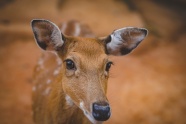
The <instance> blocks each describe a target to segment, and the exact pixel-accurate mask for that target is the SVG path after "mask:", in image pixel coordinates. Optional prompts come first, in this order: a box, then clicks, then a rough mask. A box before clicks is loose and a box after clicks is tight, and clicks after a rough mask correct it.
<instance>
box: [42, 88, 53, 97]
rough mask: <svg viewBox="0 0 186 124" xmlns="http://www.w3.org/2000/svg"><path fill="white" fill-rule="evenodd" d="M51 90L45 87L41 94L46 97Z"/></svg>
mask: <svg viewBox="0 0 186 124" xmlns="http://www.w3.org/2000/svg"><path fill="white" fill-rule="evenodd" d="M50 90H51V88H50V87H47V88H46V89H45V91H44V92H43V95H48V94H49V93H50Z"/></svg>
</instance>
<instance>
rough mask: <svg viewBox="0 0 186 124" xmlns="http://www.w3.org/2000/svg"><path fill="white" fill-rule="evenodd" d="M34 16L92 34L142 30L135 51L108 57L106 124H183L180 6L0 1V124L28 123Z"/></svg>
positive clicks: (185, 69)
mask: <svg viewBox="0 0 186 124" xmlns="http://www.w3.org/2000/svg"><path fill="white" fill-rule="evenodd" d="M35 18H44V19H49V20H51V21H53V22H54V23H56V24H59V25H60V24H61V23H62V22H66V21H69V20H72V19H75V20H79V21H80V22H82V23H85V24H87V25H88V26H89V27H90V28H91V29H92V31H93V32H94V33H95V34H96V35H97V36H105V35H108V34H110V33H111V32H112V31H113V30H114V29H118V28H122V27H125V26H135V27H145V28H147V29H148V30H149V35H148V37H147V38H146V39H145V40H144V41H143V43H141V44H140V46H139V47H138V48H137V49H136V50H135V51H134V52H133V53H131V54H130V55H127V56H123V57H111V59H112V60H113V61H114V66H112V69H111V77H110V80H109V87H108V94H107V95H108V99H109V101H110V104H111V107H112V116H111V118H110V120H109V121H107V122H106V124H186V1H185V0H0V124H33V121H32V111H31V103H32V101H31V92H32V75H33V68H34V66H35V65H36V63H37V60H38V58H39V56H40V55H41V50H40V49H39V48H38V47H37V45H36V44H35V41H34V38H33V34H32V31H31V27H30V21H31V20H32V19H35Z"/></svg>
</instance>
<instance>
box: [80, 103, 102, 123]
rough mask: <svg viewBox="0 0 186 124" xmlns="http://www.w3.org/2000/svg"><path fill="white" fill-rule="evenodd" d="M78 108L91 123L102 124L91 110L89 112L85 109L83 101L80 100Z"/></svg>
mask: <svg viewBox="0 0 186 124" xmlns="http://www.w3.org/2000/svg"><path fill="white" fill-rule="evenodd" d="M79 108H80V109H81V110H82V111H83V113H84V115H85V116H86V117H87V118H88V119H89V121H90V122H91V123H93V124H102V122H101V121H97V120H95V119H94V117H93V116H92V112H89V111H88V110H87V109H85V106H84V103H83V102H80V104H79Z"/></svg>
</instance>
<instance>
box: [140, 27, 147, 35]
mask: <svg viewBox="0 0 186 124" xmlns="http://www.w3.org/2000/svg"><path fill="white" fill-rule="evenodd" d="M141 31H142V32H143V33H144V35H145V36H147V35H148V30H147V29H145V28H141Z"/></svg>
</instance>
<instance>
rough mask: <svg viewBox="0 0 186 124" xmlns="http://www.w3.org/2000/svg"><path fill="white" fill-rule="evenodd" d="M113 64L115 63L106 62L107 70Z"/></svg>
mask: <svg viewBox="0 0 186 124" xmlns="http://www.w3.org/2000/svg"><path fill="white" fill-rule="evenodd" d="M112 64H113V63H112V62H108V63H107V64H106V68H105V70H106V71H109V70H110V67H111V65H112Z"/></svg>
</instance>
